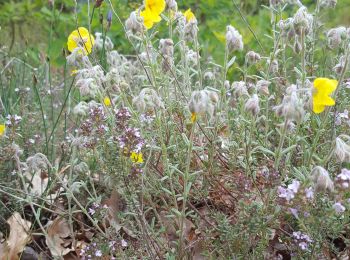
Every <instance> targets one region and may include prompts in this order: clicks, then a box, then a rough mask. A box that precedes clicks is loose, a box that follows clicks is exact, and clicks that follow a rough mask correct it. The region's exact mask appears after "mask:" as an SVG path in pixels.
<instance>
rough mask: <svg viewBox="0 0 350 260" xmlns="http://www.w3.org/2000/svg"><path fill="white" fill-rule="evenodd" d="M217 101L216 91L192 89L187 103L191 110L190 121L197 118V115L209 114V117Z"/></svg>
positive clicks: (212, 113) (211, 115)
mask: <svg viewBox="0 0 350 260" xmlns="http://www.w3.org/2000/svg"><path fill="white" fill-rule="evenodd" d="M218 102H219V96H218V94H217V93H216V92H214V91H210V90H201V91H198V90H196V91H193V92H192V95H191V99H190V102H189V104H188V107H189V110H190V112H191V115H192V116H191V121H192V122H194V121H195V120H196V119H197V115H205V114H207V115H208V116H209V119H211V118H212V117H213V115H214V112H215V107H216V105H217V103H218Z"/></svg>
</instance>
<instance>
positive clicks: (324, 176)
mask: <svg viewBox="0 0 350 260" xmlns="http://www.w3.org/2000/svg"><path fill="white" fill-rule="evenodd" d="M311 179H312V181H313V182H314V188H315V191H316V192H326V191H327V192H333V191H334V184H333V181H332V180H331V178H330V177H329V173H328V171H327V170H326V169H324V168H322V167H321V166H316V167H315V168H313V169H312V171H311Z"/></svg>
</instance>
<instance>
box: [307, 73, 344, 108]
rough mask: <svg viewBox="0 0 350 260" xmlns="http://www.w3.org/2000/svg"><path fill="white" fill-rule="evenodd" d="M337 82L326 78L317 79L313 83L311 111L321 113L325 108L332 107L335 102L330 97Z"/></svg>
mask: <svg viewBox="0 0 350 260" xmlns="http://www.w3.org/2000/svg"><path fill="white" fill-rule="evenodd" d="M337 86H338V81H337V80H333V79H328V78H317V79H315V81H314V91H313V94H312V99H313V100H312V101H313V111H314V112H315V113H317V114H318V113H321V112H323V111H324V110H325V106H334V105H335V100H334V99H333V98H332V97H331V96H330V95H331V94H332V93H333V92H334V91H335V90H336V88H337Z"/></svg>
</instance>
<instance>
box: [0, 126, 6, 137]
mask: <svg viewBox="0 0 350 260" xmlns="http://www.w3.org/2000/svg"><path fill="white" fill-rule="evenodd" d="M5 130H6V127H5V125H4V124H0V136H3V135H4V134H5Z"/></svg>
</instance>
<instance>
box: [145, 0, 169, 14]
mask: <svg viewBox="0 0 350 260" xmlns="http://www.w3.org/2000/svg"><path fill="white" fill-rule="evenodd" d="M145 8H146V9H148V10H149V11H150V12H151V13H154V14H156V15H160V14H161V13H162V12H163V11H164V10H165V1H164V0H145Z"/></svg>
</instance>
